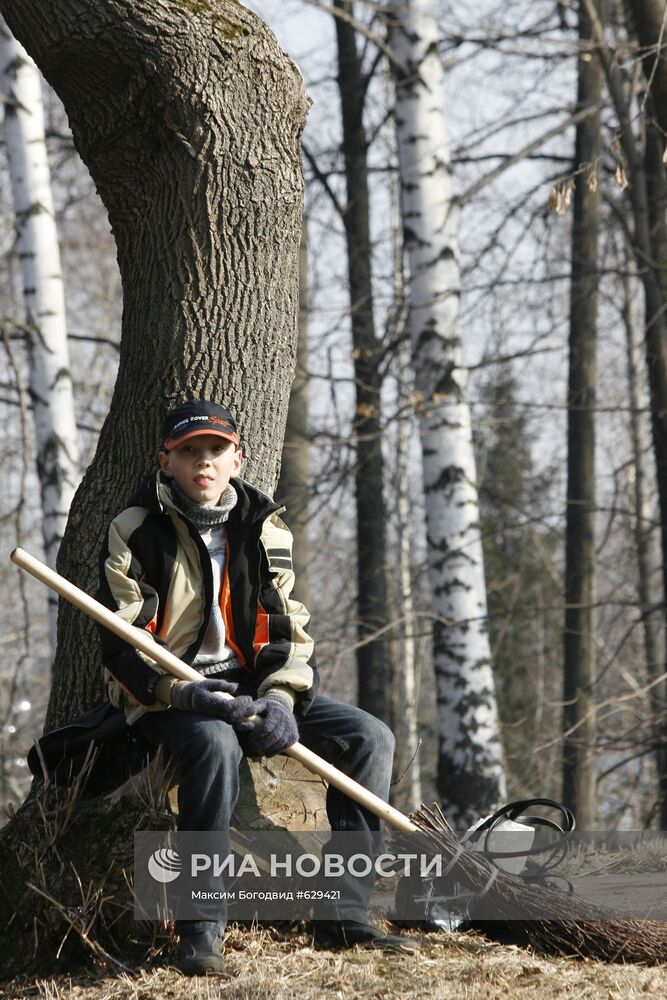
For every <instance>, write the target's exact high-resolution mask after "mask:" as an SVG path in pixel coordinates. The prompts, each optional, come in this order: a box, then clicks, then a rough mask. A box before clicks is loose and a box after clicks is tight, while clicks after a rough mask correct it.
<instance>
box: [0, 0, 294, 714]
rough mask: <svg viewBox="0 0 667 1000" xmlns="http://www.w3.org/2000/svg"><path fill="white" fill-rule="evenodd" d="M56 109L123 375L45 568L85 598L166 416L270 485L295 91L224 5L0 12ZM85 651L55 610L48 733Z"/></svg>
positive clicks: (287, 308)
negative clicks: (66, 131) (99, 254)
mask: <svg viewBox="0 0 667 1000" xmlns="http://www.w3.org/2000/svg"><path fill="white" fill-rule="evenodd" d="M0 12H2V13H3V14H4V16H5V18H6V20H7V22H8V24H9V26H10V28H11V29H12V31H13V32H14V33H15V34H16V36H17V37H18V38H19V39H21V40H22V41H23V43H24V44H25V45H26V48H27V49H28V51H29V52H30V53H31V55H32V56H33V58H34V59H35V61H36V62H37V65H38V66H39V67H40V68H41V70H42V72H43V74H44V76H45V77H46V79H47V80H48V81H49V82H50V83H51V85H52V86H53V88H54V89H55V91H56V93H57V94H58V95H59V96H60V98H61V99H62V101H63V103H64V105H65V109H66V111H67V114H68V117H69V121H70V124H71V127H72V132H73V135H74V141H75V143H76V146H77V149H78V151H79V153H80V154H81V156H82V159H83V160H84V162H85V163H86V165H87V166H88V169H89V170H90V173H91V175H92V178H93V180H94V182H95V184H96V187H97V190H98V192H99V194H100V196H101V198H102V200H103V202H104V204H105V206H106V208H107V211H108V213H109V219H110V221H111V226H112V230H113V233H114V236H115V240H116V245H117V250H118V264H119V268H120V273H121V279H122V287H123V305H124V308H123V324H122V339H121V352H120V366H119V371H118V377H117V381H116V386H115V390H114V396H113V400H112V403H111V409H110V412H109V415H108V417H107V420H106V421H105V424H104V427H103V428H102V432H101V435H100V440H99V445H98V449H97V453H96V455H95V458H94V460H93V462H92V464H91V466H90V468H89V469H88V471H87V473H86V476H85V478H84V480H83V483H82V484H81V486H80V488H79V490H78V491H77V494H76V497H75V499H74V502H73V504H72V509H71V513H70V518H69V523H68V527H67V531H66V533H65V538H64V539H63V544H62V546H61V550H60V555H59V559H58V568H59V571H60V572H61V573H63V574H64V575H65V576H67V577H69V578H71V579H73V580H74V582H76V583H77V584H78V585H79V586H82V587H83V588H84V589H87V590H91V589H92V588H93V587H94V585H95V579H96V575H97V552H98V549H99V545H100V542H101V539H102V535H103V532H104V529H105V526H106V524H107V523H108V521H109V519H110V518H111V516H112V515H113V514H114V513H116V512H117V511H118V510H119V508H120V507H121V505H122V504H123V502H124V501H125V500H126V498H127V496H128V495H129V493H130V492H131V490H132V489H133V488H134V487H135V485H136V484H137V482H138V481H139V480H140V478H141V476H142V475H144V474H145V473H147V472H148V471H149V470H150V469H151V468H152V467H154V465H155V461H156V450H157V445H158V443H159V430H160V426H161V422H162V420H163V418H164V415H165V413H166V411H167V410H168V409H169V408H170V407H171V406H173V405H174V404H175V403H177V402H179V401H181V400H183V399H185V398H188V397H190V398H192V397H197V396H199V397H202V396H208V397H211V398H214V399H217V400H224V401H225V402H226V403H227V404H228V405H229V406H230V407H231V409H232V410H233V411H234V412H235V414H236V416H237V418H238V419H239V422H240V426H241V428H242V431H243V435H244V438H245V442H246V447H247V451H248V465H247V470H246V475H247V477H248V478H249V479H251V480H252V481H254V482H255V483H256V484H257V485H258V486H260V487H261V488H263V489H265V490H267V491H271V490H272V489H273V487H274V485H275V481H276V478H277V471H278V464H279V460H280V448H281V444H282V435H283V429H284V424H285V418H286V413H287V404H288V398H289V385H290V383H291V380H292V373H293V369H294V360H295V353H296V340H297V324H296V319H297V306H298V259H299V257H298V255H299V242H300V234H301V215H302V196H303V180H302V170H301V158H300V150H299V135H300V132H301V129H302V127H303V124H304V121H305V116H306V112H307V106H308V102H307V98H306V96H305V93H304V87H303V79H302V77H301V74H300V73H299V72H298V70H297V68H296V67H295V65H294V64H293V63H292V61H291V60H290V59H289V58H288V57H287V56H286V55H285V53H284V52H282V51H281V49H280V48H279V46H278V45H277V43H276V40H275V38H274V36H273V35H272V34H271V33H270V32H269V30H268V29H267V28H266V27H265V26H264V25H263V23H262V22H261V21H260V20H259V19H258V18H257V17H256V16H255V15H254V14H252V13H251V12H250V11H248V10H246V9H245V8H244V7H242V6H241V5H240V4H238V3H235V2H233V0H201V2H199V0H198V2H197V3H195V2H194V0H187V2H186V0H183V2H177V0H167V2H162V0H134V2H132V3H131V4H129V5H128V3H127V2H126V0H57V2H56V0H0ZM100 675H101V671H100V669H99V662H98V653H97V639H96V636H95V633H94V630H93V629H92V628H91V627H90V626H88V625H87V623H85V622H83V621H82V618H81V616H80V615H79V614H78V613H77V612H75V611H73V610H71V609H69V608H65V607H62V608H61V612H60V619H59V628H58V657H57V660H56V665H55V683H54V686H53V693H52V697H51V701H50V705H49V711H48V715H47V725H48V726H52V725H53V724H55V723H56V722H58V721H59V720H61V719H63V718H64V717H66V716H70V715H72V714H74V713H75V712H77V710H80V709H82V708H83V707H85V706H87V705H89V704H90V703H91V702H92V701H94V700H95V699H96V698H97V697H99V694H100V692H101V676H100Z"/></svg>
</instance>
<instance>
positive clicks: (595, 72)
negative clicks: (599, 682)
mask: <svg viewBox="0 0 667 1000" xmlns="http://www.w3.org/2000/svg"><path fill="white" fill-rule="evenodd" d="M590 40H591V24H590V20H589V18H588V16H587V14H586V11H585V10H584V9H583V8H580V11H579V42H580V46H582V47H584V46H587V45H588V44H590ZM601 87H602V70H601V67H600V64H599V62H598V61H597V60H596V59H588V60H586V59H581V58H579V60H578V83H577V111H580V110H582V109H583V108H586V107H589V106H591V105H595V104H597V103H598V102H599V100H600V92H601ZM600 153H601V142H600V115H599V113H598V114H593V115H590V116H588V117H586V118H584V119H583V120H582V121H580V122H579V124H578V125H577V131H576V140H575V157H574V158H575V163H574V167H575V170H576V171H578V173H577V176H576V179H575V188H574V219H573V224H572V272H571V291H570V345H569V359H570V365H569V378H568V431H567V506H566V518H565V522H566V527H565V633H564V676H563V701H564V708H563V727H564V731H565V738H564V742H563V801H564V802H565V804H566V805H567V806H568V807H569V808H570V809H572V810H574V812H575V815H576V816H577V824H578V826H579V827H580V829H582V830H592V829H594V826H595V810H596V775H595V738H596V722H595V696H594V684H595V643H594V633H595V622H594V612H593V604H594V600H595V383H596V348H597V290H598V229H599V202H600V199H599V194H598V186H597V163H598V160H599V157H600Z"/></svg>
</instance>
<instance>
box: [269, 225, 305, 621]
mask: <svg viewBox="0 0 667 1000" xmlns="http://www.w3.org/2000/svg"><path fill="white" fill-rule="evenodd" d="M308 309H309V305H308V229H307V226H306V220H305V219H304V221H303V227H302V232H301V248H300V250H299V337H298V344H297V352H296V369H295V372H294V381H293V382H292V389H291V392H290V399H289V408H288V410H287V424H286V426H285V440H284V442H283V452H282V462H281V465H280V479H279V480H278V486H277V488H276V495H275V499H276V500H277V501H279V502H280V503H283V504H285V506H286V507H287V510H288V512H289V515H288V520H289V526H290V530H291V532H292V535H293V537H294V545H293V548H292V563H293V565H294V575H295V577H296V581H297V587H298V597H299V600H300V601H301V602H302V603H303V604H305V606H306V607H307V608H310V593H309V586H308V564H309V561H310V544H309V528H310V525H309V520H310V517H309V509H308V507H309V504H308V490H309V486H310V438H309V424H308V388H309V383H308Z"/></svg>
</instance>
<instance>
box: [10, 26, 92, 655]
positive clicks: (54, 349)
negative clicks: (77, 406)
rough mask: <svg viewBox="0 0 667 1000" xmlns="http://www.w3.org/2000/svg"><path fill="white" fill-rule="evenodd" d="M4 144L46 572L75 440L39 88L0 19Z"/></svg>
mask: <svg viewBox="0 0 667 1000" xmlns="http://www.w3.org/2000/svg"><path fill="white" fill-rule="evenodd" d="M0 67H1V73H2V94H3V97H4V99H5V137H6V143H7V160H8V163H9V178H10V183H11V189H12V199H13V202H14V213H15V216H16V232H17V239H16V253H17V255H18V258H19V262H20V268H21V281H22V284H23V297H24V301H25V312H26V326H27V346H28V384H29V388H30V397H31V399H32V405H33V414H34V421H35V441H36V446H37V475H38V479H39V487H40V496H41V507H42V537H43V539H44V554H45V557H46V562H47V563H48V565H49V566H51V567H52V568H55V565H56V555H57V553H58V549H59V547H60V543H61V541H62V537H63V534H64V532H65V525H66V523H67V512H68V511H69V508H70V504H71V502H72V498H73V496H74V491H75V489H76V485H77V482H78V479H79V440H78V433H77V429H76V418H75V414H74V395H73V392H72V377H71V374H70V365H69V351H68V347H67V322H66V319H65V294H64V289H63V278H62V271H61V267H60V248H59V245H58V232H57V229H56V220H55V210H54V206H53V195H52V192H51V174H50V170H49V163H48V158H47V154H46V138H45V134H44V108H43V104H42V82H41V78H40V75H39V72H38V70H37V67H36V66H35V64H34V62H33V61H32V59H31V58H30V56H29V55H28V53H27V52H26V51H25V49H24V48H23V46H22V45H21V44H20V43H19V42H17V40H16V39H15V38H14V37H13V36H12V34H11V33H10V31H9V29H8V28H7V26H6V24H5V23H4V21H3V20H2V19H1V18H0ZM48 607H49V631H50V635H51V643H52V648H53V652H54V653H55V645H56V624H57V617H58V602H57V599H56V597H55V595H54V594H49V597H48Z"/></svg>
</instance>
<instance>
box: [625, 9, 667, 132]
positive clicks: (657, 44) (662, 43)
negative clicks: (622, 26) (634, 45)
mask: <svg viewBox="0 0 667 1000" xmlns="http://www.w3.org/2000/svg"><path fill="white" fill-rule="evenodd" d="M628 6H629V8H630V10H631V11H632V19H633V21H634V24H635V31H636V33H637V39H638V41H639V44H640V45H641V47H642V49H643V50H644V51H645V55H644V73H645V75H646V79H647V80H651V91H652V94H653V100H654V103H655V115H656V118H657V120H658V124H659V125H660V129H661V131H662V134H663V135H666V134H667V61H666V60H665V49H666V47H667V24H666V23H665V11H666V10H667V4H666V3H665V0H628Z"/></svg>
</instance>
